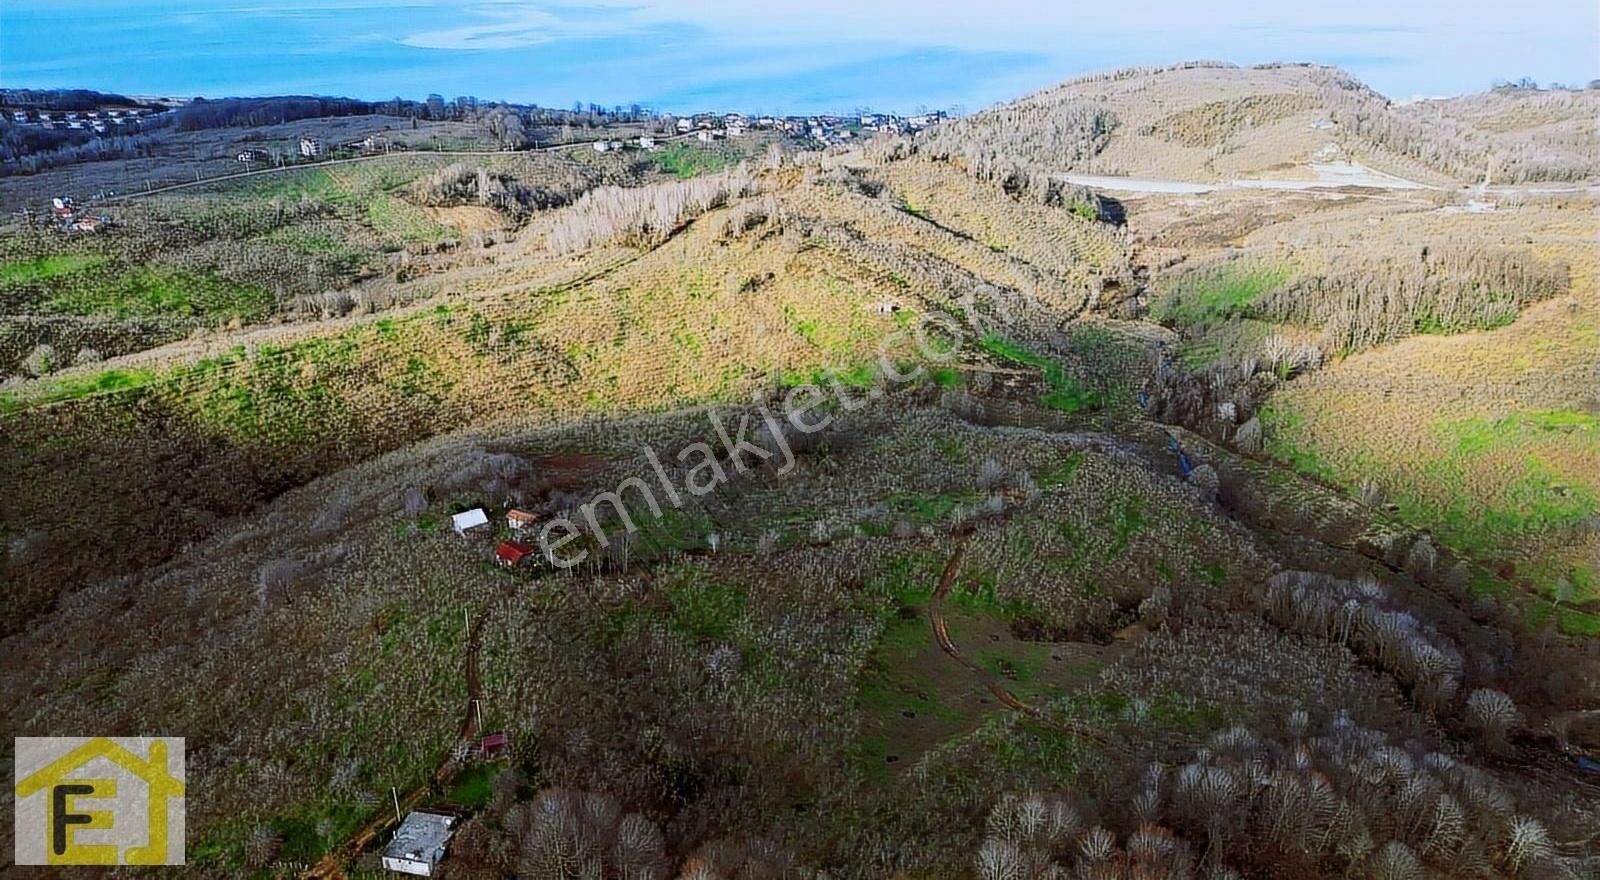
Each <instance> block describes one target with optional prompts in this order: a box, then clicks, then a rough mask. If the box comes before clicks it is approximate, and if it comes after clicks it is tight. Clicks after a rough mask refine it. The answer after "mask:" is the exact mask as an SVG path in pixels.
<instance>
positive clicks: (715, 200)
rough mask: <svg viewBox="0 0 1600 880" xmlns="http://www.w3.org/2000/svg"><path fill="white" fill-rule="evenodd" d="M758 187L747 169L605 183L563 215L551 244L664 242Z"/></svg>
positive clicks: (566, 247) (574, 247)
mask: <svg viewBox="0 0 1600 880" xmlns="http://www.w3.org/2000/svg"><path fill="white" fill-rule="evenodd" d="M755 191H756V182H755V179H754V178H752V177H751V176H750V175H749V174H748V173H746V172H744V171H732V172H725V173H722V174H713V175H705V176H701V177H696V178H692V179H690V180H682V181H674V182H670V183H658V184H654V185H652V186H645V187H635V188H622V187H615V186H608V187H603V188H601V189H597V190H594V191H593V192H590V193H588V194H586V195H584V196H583V197H582V198H580V199H579V200H578V201H577V202H576V203H574V204H573V205H572V207H571V208H570V209H568V210H567V211H566V212H565V213H563V214H562V216H561V219H560V220H559V221H558V222H557V224H556V226H555V228H554V229H552V230H551V232H550V246H551V247H552V248H554V249H555V250H557V251H559V252H562V253H573V252H576V251H582V250H588V249H590V248H593V247H596V246H599V245H603V244H625V245H631V246H635V247H648V246H651V245H655V244H660V243H661V242H663V241H666V240H667V238H669V237H670V236H671V235H672V234H673V233H674V232H676V231H677V230H678V229H679V228H680V227H681V226H683V224H685V223H687V222H689V221H691V220H693V219H694V218H696V217H698V216H700V215H701V214H704V213H705V212H707V211H710V210H712V209H714V208H719V207H721V206H722V205H724V204H726V203H727V202H728V200H729V199H732V198H738V197H741V196H746V195H750V194H751V193H753V192H755Z"/></svg>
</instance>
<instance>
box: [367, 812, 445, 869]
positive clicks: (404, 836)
mask: <svg viewBox="0 0 1600 880" xmlns="http://www.w3.org/2000/svg"><path fill="white" fill-rule="evenodd" d="M457 821H458V820H457V819H456V817H455V816H446V815H444V814H443V813H427V812H423V811H420V810H419V811H416V812H413V813H410V814H408V815H407V816H406V818H405V821H404V822H401V823H400V827H399V828H398V829H396V830H395V832H394V839H393V840H390V841H389V845H388V846H386V847H384V848H383V867H384V870H386V871H394V872H396V873H399V874H411V875H413V876H416V877H432V876H433V872H434V870H435V869H436V868H438V867H439V863H440V862H442V861H444V851H445V847H446V846H448V845H449V843H450V838H452V837H454V836H455V833H456V822H457Z"/></svg>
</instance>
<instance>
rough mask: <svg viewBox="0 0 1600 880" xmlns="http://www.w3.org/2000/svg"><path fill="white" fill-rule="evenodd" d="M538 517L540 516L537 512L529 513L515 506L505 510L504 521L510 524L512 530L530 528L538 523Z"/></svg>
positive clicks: (518, 530)
mask: <svg viewBox="0 0 1600 880" xmlns="http://www.w3.org/2000/svg"><path fill="white" fill-rule="evenodd" d="M540 519H542V517H540V516H539V514H537V513H529V512H527V511H526V510H518V509H517V508H515V507H513V508H511V509H510V510H508V511H506V522H507V523H508V524H510V526H511V530H512V531H513V532H520V531H523V530H525V529H531V528H533V527H534V526H535V525H537V524H538V523H539V520H540Z"/></svg>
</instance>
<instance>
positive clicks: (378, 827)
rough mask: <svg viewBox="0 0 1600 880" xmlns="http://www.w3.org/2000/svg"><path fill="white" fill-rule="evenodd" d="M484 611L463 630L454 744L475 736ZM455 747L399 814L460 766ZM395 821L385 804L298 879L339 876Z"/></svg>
mask: <svg viewBox="0 0 1600 880" xmlns="http://www.w3.org/2000/svg"><path fill="white" fill-rule="evenodd" d="M485 619H487V613H486V612H485V613H482V614H479V616H478V619H477V620H475V621H473V622H472V626H471V628H470V629H469V630H468V632H467V656H466V677H467V703H466V708H465V710H464V712H463V714H462V717H461V733H460V735H459V736H458V737H457V738H456V744H457V745H458V746H465V745H470V744H471V743H472V741H473V740H475V739H477V736H478V712H477V711H476V708H477V706H476V704H477V703H478V702H479V701H480V700H482V699H483V679H482V676H481V674H480V673H479V667H478V651H479V649H481V648H482V647H483V623H484V620H485ZM457 751H458V750H457V749H455V748H451V749H450V750H449V751H447V752H445V757H444V762H443V763H442V764H440V765H439V767H438V769H436V770H434V771H433V775H432V776H430V777H429V778H428V781H427V782H425V783H423V784H422V785H419V786H417V787H416V788H414V789H412V790H411V791H409V792H407V793H406V795H405V796H404V797H402V798H400V814H401V815H404V814H405V813H406V812H407V811H409V810H412V809H414V808H415V807H416V806H417V805H418V804H420V803H421V802H422V800H423V799H424V798H426V797H427V796H428V794H429V793H430V792H432V791H434V790H436V789H442V788H443V787H444V786H446V785H449V784H450V781H451V780H452V779H454V778H455V775H456V773H457V772H458V771H459V770H460V769H461V761H460V759H459V758H457V757H456V753H457ZM394 825H395V817H394V816H393V815H391V814H390V812H389V808H388V807H387V806H385V807H383V808H381V809H379V811H378V813H377V815H375V816H373V817H372V818H371V819H369V820H367V822H366V824H364V825H362V826H361V827H360V828H358V829H357V830H356V832H355V833H354V834H352V835H350V837H349V839H347V840H346V841H345V842H344V843H343V844H342V845H340V846H339V847H337V848H336V849H334V850H333V851H332V852H330V853H328V854H327V855H326V856H323V857H322V860H321V861H319V862H317V863H316V864H315V865H313V866H312V867H311V868H310V869H309V870H307V871H306V872H305V873H303V874H301V875H300V876H301V878H302V880H343V878H344V876H345V874H344V866H345V865H346V864H348V863H349V862H350V860H351V859H353V858H355V857H356V856H358V855H360V854H361V852H362V851H363V850H365V849H366V848H367V847H368V846H371V845H372V843H373V841H375V840H377V839H378V838H380V837H382V836H383V834H384V833H385V832H387V831H388V830H389V829H390V828H392V827H394Z"/></svg>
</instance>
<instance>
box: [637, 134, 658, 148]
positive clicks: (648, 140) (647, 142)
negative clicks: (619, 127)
mask: <svg viewBox="0 0 1600 880" xmlns="http://www.w3.org/2000/svg"><path fill="white" fill-rule="evenodd" d="M655 148H656V139H655V138H653V137H647V136H645V135H640V136H639V149H641V150H653V149H655Z"/></svg>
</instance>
